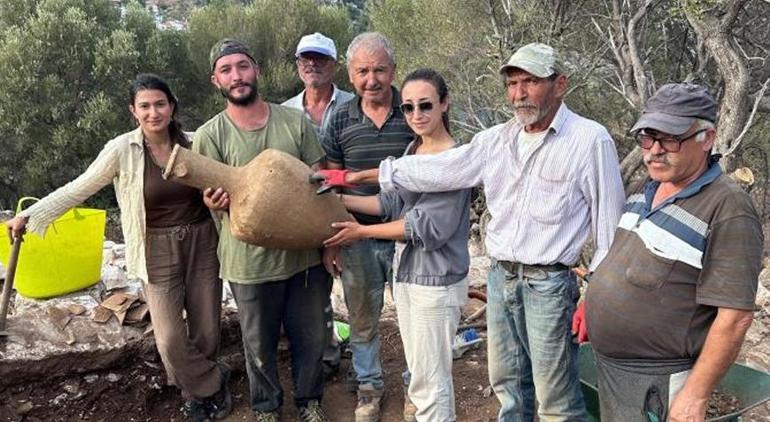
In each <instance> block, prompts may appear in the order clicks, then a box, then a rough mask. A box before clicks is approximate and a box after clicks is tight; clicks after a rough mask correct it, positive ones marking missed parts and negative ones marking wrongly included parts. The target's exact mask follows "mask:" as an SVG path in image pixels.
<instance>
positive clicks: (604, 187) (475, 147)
mask: <svg viewBox="0 0 770 422" xmlns="http://www.w3.org/2000/svg"><path fill="white" fill-rule="evenodd" d="M521 130H522V126H521V125H519V124H518V123H517V122H516V120H515V119H512V120H510V121H508V122H506V123H503V124H500V125H497V126H495V127H492V128H490V129H487V130H484V131H482V132H480V133H478V134H477V135H476V136H475V137H474V138H473V140H472V141H471V143H469V144H467V145H463V146H462V147H459V148H454V149H451V150H448V151H446V152H443V153H441V154H438V155H413V156H409V157H403V158H400V159H397V160H395V159H389V160H386V161H383V162H382V164H381V165H380V185H381V187H382V189H383V190H385V191H388V190H393V189H397V188H403V189H407V190H411V191H417V192H441V191H448V190H456V189H461V188H468V187H472V186H477V185H483V186H484V193H485V195H486V200H487V209H488V210H489V213H490V216H491V219H490V221H489V225H488V227H487V233H486V246H487V252H488V253H489V255H490V256H491V257H492V258H495V259H498V260H506V261H515V262H521V263H524V264H530V265H549V264H557V263H561V264H565V265H573V264H575V263H576V262H577V260H578V258H579V255H580V251H581V249H582V247H583V244H584V243H585V242H586V239H587V238H588V235H589V233H590V234H591V235H592V237H593V239H594V241H595V246H596V251H595V253H594V257H593V259H592V260H591V263H590V265H589V269H590V270H593V269H595V268H596V266H597V265H598V264H599V262H600V261H601V260H602V259H603V258H604V256H605V255H606V254H607V251H608V250H609V247H610V244H611V243H612V238H613V234H614V231H615V226H616V225H617V223H618V220H619V218H620V213H621V208H622V206H623V202H624V197H625V195H624V192H623V182H622V180H621V177H620V169H619V165H618V156H617V152H616V150H615V144H614V143H613V141H612V138H611V137H610V135H609V133H608V132H607V130H606V129H605V128H604V127H603V126H601V125H600V124H598V123H596V122H594V121H592V120H589V119H586V118H584V117H581V116H579V115H577V114H575V113H573V112H572V111H571V110H569V108H567V106H566V105H564V104H562V105H561V106H560V108H559V110H558V112H557V113H556V116H555V117H554V119H553V121H552V122H551V125H550V126H549V128H548V134H547V135H546V136H545V137H544V138H543V139H542V140H541V141H539V142H538V143H537V144H536V145H534V146H533V147H532V148H531V149H529V151H528V152H527V153H526V154H525V155H524V156H519V148H517V147H516V142H517V139H518V135H519V132H520V131H521Z"/></svg>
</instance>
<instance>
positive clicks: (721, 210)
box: [586, 162, 763, 359]
mask: <svg viewBox="0 0 770 422" xmlns="http://www.w3.org/2000/svg"><path fill="white" fill-rule="evenodd" d="M658 186H659V183H658V182H654V181H651V182H648V183H647V184H646V185H645V188H644V191H643V192H642V193H638V194H635V195H631V196H630V197H629V198H628V200H627V201H626V205H625V208H624V212H623V215H622V216H621V218H620V222H619V223H618V228H617V231H616V232H615V240H614V242H613V243H612V246H611V247H610V251H609V252H608V254H607V257H606V258H605V259H604V261H602V263H601V264H600V265H599V267H598V268H597V269H596V271H595V273H594V276H593V278H592V280H591V283H590V284H589V286H588V292H587V295H586V317H587V323H588V330H589V337H590V339H591V342H592V344H593V347H594V349H595V350H596V351H597V352H598V353H600V354H602V355H604V356H608V357H614V358H621V359H623V358H629V359H680V358H696V357H697V356H698V354H699V353H700V351H701V349H702V348H703V344H704V341H705V338H706V334H707V333H708V330H709V328H710V326H711V322H712V321H713V320H714V318H715V317H716V313H717V309H718V308H720V307H724V308H733V309H744V310H752V309H753V308H754V298H755V295H756V291H757V280H758V276H759V271H760V270H761V259H762V244H763V239H762V227H761V224H760V222H759V217H758V214H757V211H756V209H755V208H754V205H753V204H752V202H751V199H750V198H749V196H748V195H747V194H746V193H745V192H744V191H742V190H741V189H740V187H738V185H737V184H735V182H733V181H732V180H731V179H730V178H729V177H727V176H725V175H724V174H722V170H721V168H720V167H719V165H718V164H717V163H716V162H713V163H712V164H711V165H710V167H709V168H708V170H706V172H704V173H703V174H702V175H701V176H700V177H699V178H698V179H696V180H695V181H694V182H693V183H691V184H690V185H688V186H687V187H686V188H684V189H683V190H681V191H680V192H678V193H677V194H676V195H674V196H672V197H670V198H668V199H666V200H665V201H664V202H662V203H661V204H659V205H658V206H656V207H655V208H652V200H653V197H654V196H655V192H656V190H657V188H658Z"/></svg>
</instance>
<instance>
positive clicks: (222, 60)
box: [192, 39, 331, 422]
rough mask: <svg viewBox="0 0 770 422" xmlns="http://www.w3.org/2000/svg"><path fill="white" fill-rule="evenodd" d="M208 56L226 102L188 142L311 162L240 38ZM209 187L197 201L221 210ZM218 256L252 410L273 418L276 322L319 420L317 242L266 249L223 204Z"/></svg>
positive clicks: (312, 145)
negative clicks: (236, 228)
mask: <svg viewBox="0 0 770 422" xmlns="http://www.w3.org/2000/svg"><path fill="white" fill-rule="evenodd" d="M210 62H211V72H212V74H211V82H212V83H213V84H214V85H215V86H216V87H217V88H218V89H219V90H220V91H221V92H222V95H223V96H224V97H225V98H227V107H226V108H225V110H224V111H222V112H221V113H219V114H217V115H216V116H214V117H213V118H211V119H210V120H209V121H208V122H206V123H204V124H203V126H201V127H200V128H198V130H197V131H196V132H195V137H194V138H193V139H194V140H193V148H192V149H193V150H194V151H196V152H198V153H201V154H203V155H205V156H208V157H210V158H213V159H215V160H217V161H220V162H223V163H225V164H228V165H231V166H243V165H245V164H247V163H248V162H249V161H251V160H252V159H253V158H254V157H256V156H257V155H258V154H259V153H260V152H262V151H263V150H265V149H267V148H273V149H278V150H281V151H283V152H286V153H288V154H291V155H293V156H295V157H297V158H299V159H300V160H302V161H303V162H305V163H306V164H308V165H314V164H316V163H318V162H319V161H321V159H322V158H323V156H324V153H323V150H322V149H321V147H320V145H319V143H318V140H317V138H316V134H315V129H314V128H313V126H312V125H311V123H310V121H308V120H307V119H306V118H305V117H304V116H303V114H302V112H300V111H298V110H294V109H291V108H288V107H284V106H280V105H277V104H270V103H267V102H266V101H264V100H263V99H262V98H260V96H259V92H258V90H257V80H258V78H259V75H260V68H259V66H258V65H257V63H256V61H255V60H254V58H253V56H252V55H251V53H250V52H249V50H248V48H247V47H246V46H245V45H244V44H242V43H240V42H238V41H235V40H232V39H223V40H220V41H219V42H217V43H216V44H215V45H214V47H213V48H212V49H211V53H210ZM212 188H216V187H212ZM212 188H209V189H206V190H205V191H204V202H206V205H207V206H208V207H209V208H211V209H213V210H225V209H226V208H227V206H228V204H229V200H228V196H227V193H226V192H223V191H222V190H221V188H217V189H212ZM324 253H326V252H324ZM218 255H219V260H220V263H221V267H220V272H221V274H220V276H221V277H222V279H224V280H228V281H229V282H230V288H231V290H232V292H233V296H234V297H235V301H236V303H237V305H238V317H239V319H240V324H241V332H242V336H243V346H244V351H245V361H246V362H245V363H246V373H247V374H248V377H249V391H250V404H251V408H252V410H254V412H255V413H256V419H257V420H259V421H276V422H277V421H278V420H279V417H280V409H281V406H282V404H283V391H282V390H281V384H280V382H279V380H278V366H277V354H278V340H279V338H280V337H281V326H283V327H284V330H285V332H286V335H287V337H288V338H289V344H290V351H291V355H292V356H291V361H292V375H293V379H294V388H295V391H294V402H295V404H296V405H297V407H298V408H299V419H300V421H303V422H310V421H319V422H320V421H325V420H326V417H325V416H324V414H323V411H322V409H321V406H320V401H321V395H322V393H323V371H322V364H321V357H322V355H323V349H324V347H325V346H326V344H327V342H328V339H327V334H326V333H327V331H326V329H325V318H324V310H325V309H326V308H328V307H329V306H330V305H329V292H330V290H331V277H330V275H329V273H328V272H327V271H326V270H325V269H324V267H323V266H322V265H321V256H320V252H319V250H317V249H312V250H304V251H301V250H300V251H295V250H279V249H267V248H263V247H259V246H254V245H250V244H247V243H244V242H241V241H240V240H238V239H236V238H235V237H233V235H232V233H231V232H230V219H229V218H228V215H227V213H224V214H223V219H222V230H221V234H220V237H219V248H218Z"/></svg>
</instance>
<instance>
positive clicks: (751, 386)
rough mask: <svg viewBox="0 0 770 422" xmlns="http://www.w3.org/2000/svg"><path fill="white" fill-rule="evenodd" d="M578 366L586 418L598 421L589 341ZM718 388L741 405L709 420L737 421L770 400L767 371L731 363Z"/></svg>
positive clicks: (594, 373)
mask: <svg viewBox="0 0 770 422" xmlns="http://www.w3.org/2000/svg"><path fill="white" fill-rule="evenodd" d="M578 368H579V370H580V384H581V387H582V388H583V397H584V398H585V402H586V408H587V409H588V420H589V421H600V420H601V415H600V414H599V389H598V386H597V382H596V361H595V360H594V353H593V349H591V344H590V343H584V344H583V345H581V346H580V352H579V355H578ZM717 389H718V390H719V391H721V392H723V393H725V394H728V395H731V396H735V398H737V399H738V401H739V402H740V404H741V406H742V407H741V408H740V409H739V410H737V411H736V412H734V413H731V414H729V415H724V416H720V417H718V418H712V419H708V421H713V422H717V421H720V422H722V421H738V420H740V419H739V416H740V415H741V414H743V413H745V412H747V411H749V410H751V409H752V408H754V407H756V406H759V405H760V404H762V403H764V402H766V401H767V400H768V399H770V374H767V373H765V372H762V371H757V370H756V369H752V368H749V367H748V366H745V365H741V364H739V363H734V364H732V366H730V369H729V370H728V371H727V374H725V376H724V378H722V381H721V382H720V383H719V385H718V386H717Z"/></svg>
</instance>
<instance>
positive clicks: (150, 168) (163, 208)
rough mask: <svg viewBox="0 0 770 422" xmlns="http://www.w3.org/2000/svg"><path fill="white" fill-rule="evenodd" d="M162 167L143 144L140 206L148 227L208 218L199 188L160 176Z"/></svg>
mask: <svg viewBox="0 0 770 422" xmlns="http://www.w3.org/2000/svg"><path fill="white" fill-rule="evenodd" d="M162 174H163V168H162V167H160V166H159V165H158V164H156V163H155V161H154V160H153V159H152V153H151V152H150V151H149V150H148V149H147V146H146V145H145V147H144V208H145V213H146V220H145V221H146V223H147V227H149V228H162V227H173V226H179V225H182V224H194V223H198V222H200V221H203V220H205V219H206V218H210V217H211V214H210V213H209V210H208V208H206V206H205V205H204V203H203V196H202V195H201V193H200V191H199V190H198V189H195V188H191V187H189V186H185V185H182V184H179V183H174V182H171V181H168V180H165V179H163V177H162V176H161V175H162Z"/></svg>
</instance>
